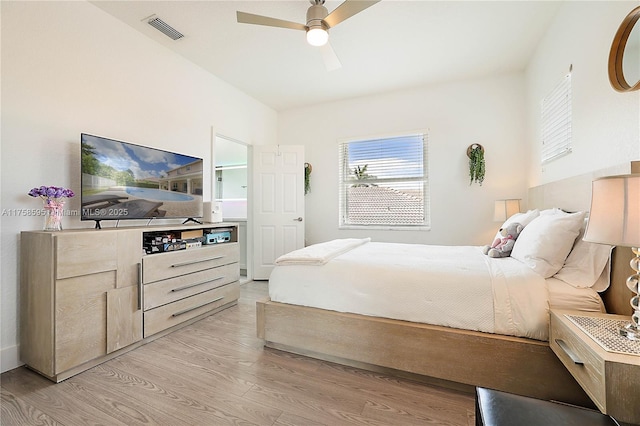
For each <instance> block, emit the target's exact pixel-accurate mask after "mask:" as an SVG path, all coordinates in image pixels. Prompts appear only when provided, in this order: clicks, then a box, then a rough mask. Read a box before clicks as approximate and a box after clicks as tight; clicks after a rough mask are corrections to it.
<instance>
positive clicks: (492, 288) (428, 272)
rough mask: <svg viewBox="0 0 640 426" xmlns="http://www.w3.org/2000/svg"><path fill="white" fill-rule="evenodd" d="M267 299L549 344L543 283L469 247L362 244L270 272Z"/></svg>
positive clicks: (512, 263) (519, 266) (511, 262)
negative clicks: (308, 263) (323, 260)
mask: <svg viewBox="0 0 640 426" xmlns="http://www.w3.org/2000/svg"><path fill="white" fill-rule="evenodd" d="M289 255H290V256H292V255H294V254H289ZM269 295H270V297H271V300H272V301H275V302H281V303H290V304H296V305H303V306H311V307H316V308H321V309H328V310H334V311H340V312H352V313H357V314H363V315H369V316H378V317H385V318H393V319H399V320H406V321H413V322H422V323H428V324H436V325H443V326H447V327H454V328H460V329H467V330H477V331H483V332H489V333H497V334H505V335H511V336H520V337H529V338H533V339H538V340H547V338H548V306H549V303H548V292H547V285H546V281H545V279H544V278H542V277H541V276H540V275H538V274H536V273H535V272H533V271H532V270H531V269H530V268H529V267H527V266H526V265H524V264H523V263H521V262H519V261H518V260H516V259H513V258H499V259H495V258H490V257H488V256H485V255H484V254H482V252H481V248H480V247H474V246H429V245H419V244H399V243H375V242H365V243H363V244H360V245H358V246H356V247H354V248H352V249H351V250H349V251H347V252H344V253H342V254H339V255H337V256H335V257H333V259H332V260H331V261H329V262H327V263H326V264H323V265H321V266H319V265H316V266H304V265H295V264H294V265H278V266H276V267H275V268H274V270H273V272H272V274H271V277H270V279H269Z"/></svg>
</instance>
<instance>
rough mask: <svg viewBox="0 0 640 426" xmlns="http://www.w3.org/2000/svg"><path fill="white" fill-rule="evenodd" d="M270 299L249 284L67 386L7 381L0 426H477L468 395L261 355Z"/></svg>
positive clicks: (16, 374)
mask: <svg viewBox="0 0 640 426" xmlns="http://www.w3.org/2000/svg"><path fill="white" fill-rule="evenodd" d="M267 296H268V291H267V283H266V282H248V283H246V284H243V285H242V286H241V296H240V300H239V301H238V304H237V305H235V306H233V307H230V308H228V309H225V310H224V311H221V312H219V313H217V314H215V315H212V316H209V317H207V318H204V319H203V320H201V321H198V322H196V323H193V324H191V325H188V326H186V327H184V328H182V329H180V330H177V331H175V332H173V333H171V334H169V335H167V336H164V337H162V338H159V339H157V340H155V341H153V342H150V343H148V344H146V345H143V346H141V347H139V348H137V349H135V350H133V351H131V352H128V353H126V354H123V355H121V356H119V357H117V358H115V359H113V360H110V361H107V362H105V363H103V364H101V365H99V366H96V367H94V368H92V369H90V370H87V371H85V372H83V373H80V374H78V375H76V376H73V377H71V378H69V379H67V380H66V381H64V382H62V383H58V384H54V383H53V382H51V381H49V380H47V379H45V378H43V377H41V376H39V375H38V374H36V373H34V372H33V371H31V370H29V369H27V368H25V367H20V368H17V369H15V370H12V371H9V372H6V373H3V374H2V376H1V382H0V384H1V388H2V410H1V417H0V424H2V425H3V426H5V425H7V426H14V425H15V426H23V425H27V426H28V425H65V426H75V425H78V426H80V425H82V426H91V425H108V426H112V425H113V426H118V425H146V426H155V425H158V426H181V425H197V426H218V425H225V424H235V425H237V424H243V425H277V426H293V425H295V426H319V425H330V426H335V425H338V426H340V425H370V426H371V425H372V426H376V425H385V426H394V425H417V424H421V425H452V426H472V425H474V422H475V410H474V400H473V395H472V394H469V393H465V392H461V391H457V390H450V389H445V388H442V387H438V386H433V385H428V384H424V383H418V382H415V381H412V380H410V379H406V378H401V377H396V376H392V375H388V374H382V373H375V372H370V371H366V370H361V369H358V368H354V367H347V366H342V365H338V364H333V363H329V362H325V361H320V360H316V359H311V358H308V357H304V356H301V355H296V354H292V353H288V352H282V351H278V350H275V349H270V348H264V341H262V340H261V339H258V338H257V337H256V329H255V321H256V317H255V301H256V300H264V299H265V298H267Z"/></svg>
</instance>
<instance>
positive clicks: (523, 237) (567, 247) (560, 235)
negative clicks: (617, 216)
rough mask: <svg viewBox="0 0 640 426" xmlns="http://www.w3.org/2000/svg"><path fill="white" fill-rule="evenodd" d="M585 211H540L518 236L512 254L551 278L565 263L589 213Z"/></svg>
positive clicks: (545, 276)
mask: <svg viewBox="0 0 640 426" xmlns="http://www.w3.org/2000/svg"><path fill="white" fill-rule="evenodd" d="M585 214H586V213H584V212H578V213H572V214H569V213H564V212H558V213H556V214H544V215H540V216H538V217H537V218H535V219H534V220H532V221H531V223H529V225H527V226H526V227H525V228H524V229H523V230H522V233H521V234H520V236H518V239H517V240H516V243H515V245H514V246H513V250H512V251H511V257H513V258H515V259H518V260H519V261H521V262H522V263H524V264H525V265H527V266H529V267H530V268H531V269H533V270H534V271H535V272H537V273H538V274H540V275H542V276H543V277H544V278H549V277H551V276H553V275H554V274H555V273H556V272H558V271H559V270H560V269H561V268H562V266H563V265H564V261H565V259H566V258H567V256H568V255H569V252H570V251H571V248H572V247H573V243H574V242H575V240H576V237H577V236H578V234H579V233H580V227H581V226H582V222H583V220H584V217H585Z"/></svg>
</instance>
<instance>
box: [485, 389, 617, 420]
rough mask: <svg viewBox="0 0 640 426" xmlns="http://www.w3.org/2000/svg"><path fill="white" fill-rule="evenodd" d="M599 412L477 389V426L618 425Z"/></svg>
mask: <svg viewBox="0 0 640 426" xmlns="http://www.w3.org/2000/svg"><path fill="white" fill-rule="evenodd" d="M617 424H618V423H617V422H616V421H615V420H614V419H612V418H611V417H609V416H607V415H604V414H602V413H600V412H599V411H595V410H590V409H587V408H582V407H576V406H574V405H566V404H561V403H557V402H550V401H542V400H539V399H533V398H527V397H524V396H520V395H513V394H510V393H506V392H500V391H496V390H492V389H485V388H476V426H556V425H557V426H574V425H575V426H601V425H617Z"/></svg>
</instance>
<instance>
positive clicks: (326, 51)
mask: <svg viewBox="0 0 640 426" xmlns="http://www.w3.org/2000/svg"><path fill="white" fill-rule="evenodd" d="M320 53H321V54H322V60H323V61H324V66H325V68H326V69H327V71H335V70H337V69H340V68H342V64H341V63H340V59H338V55H336V52H335V51H334V50H333V47H331V43H327V44H325V45H324V46H321V47H320Z"/></svg>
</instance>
